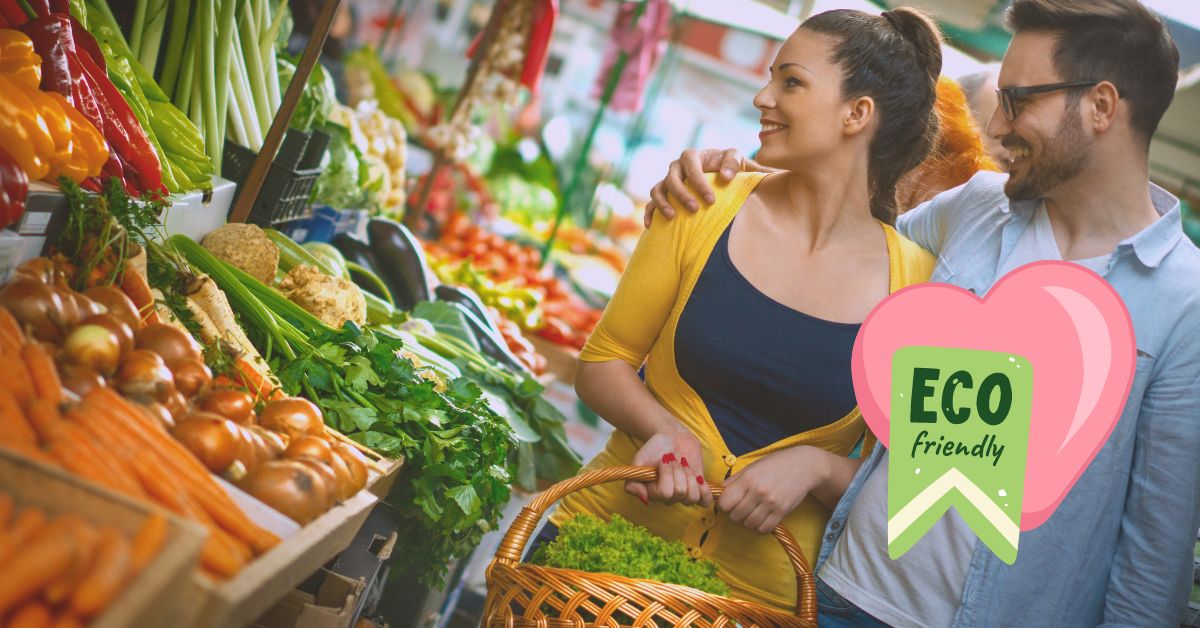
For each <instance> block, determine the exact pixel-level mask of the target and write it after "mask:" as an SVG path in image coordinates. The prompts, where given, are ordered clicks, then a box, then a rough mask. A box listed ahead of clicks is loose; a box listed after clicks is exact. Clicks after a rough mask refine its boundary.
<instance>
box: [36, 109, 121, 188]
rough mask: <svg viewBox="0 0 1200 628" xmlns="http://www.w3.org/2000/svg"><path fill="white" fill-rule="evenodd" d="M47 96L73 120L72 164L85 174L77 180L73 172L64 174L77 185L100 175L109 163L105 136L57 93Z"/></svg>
mask: <svg viewBox="0 0 1200 628" xmlns="http://www.w3.org/2000/svg"><path fill="white" fill-rule="evenodd" d="M45 93H46V95H47V96H49V97H50V98H53V99H54V100H55V101H57V102H58V106H59V107H60V108H61V109H62V111H63V113H64V114H66V116H67V118H68V119H70V120H71V133H72V135H73V136H74V138H73V147H72V151H71V163H72V165H74V166H75V167H76V169H79V170H82V171H83V172H84V173H85V174H84V175H83V176H82V177H80V178H76V175H75V174H73V172H74V171H72V172H63V173H62V174H64V175H66V176H67V177H70V178H71V179H73V180H74V181H75V182H76V183H78V182H80V181H82V180H83V179H88V178H91V177H94V176H97V175H99V174H100V171H101V169H103V168H104V164H105V162H107V161H108V143H106V142H105V141H104V136H103V135H101V134H100V131H99V130H98V129H97V128H96V127H95V126H92V123H91V122H90V121H88V119H87V118H86V117H84V115H83V114H82V113H80V112H79V110H78V109H76V108H75V107H72V106H71V103H70V102H68V101H67V99H66V98H64V97H63V95H62V94H59V93H57V92H45Z"/></svg>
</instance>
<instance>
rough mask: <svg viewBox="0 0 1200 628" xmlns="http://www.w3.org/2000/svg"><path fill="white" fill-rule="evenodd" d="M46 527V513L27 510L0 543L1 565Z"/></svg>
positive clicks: (14, 520) (16, 519)
mask: <svg viewBox="0 0 1200 628" xmlns="http://www.w3.org/2000/svg"><path fill="white" fill-rule="evenodd" d="M45 525H46V513H44V512H42V511H41V510H39V509H37V508H26V509H25V510H22V511H21V512H20V514H18V515H17V516H16V518H15V519H13V524H12V527H10V528H9V529H8V534H6V535H5V536H4V540H3V542H2V543H0V565H3V564H4V563H5V562H7V560H8V558H9V557H10V556H12V555H13V554H15V553H17V551H18V550H19V549H20V548H21V547H22V546H24V545H25V543H26V542H28V541H29V539H30V538H31V537H33V535H35V534H37V532H38V530H41V529H42V528H43V527H45Z"/></svg>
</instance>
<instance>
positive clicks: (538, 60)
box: [521, 0, 558, 94]
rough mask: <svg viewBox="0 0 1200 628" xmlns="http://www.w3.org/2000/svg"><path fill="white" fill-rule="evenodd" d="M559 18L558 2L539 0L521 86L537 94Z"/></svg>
mask: <svg viewBox="0 0 1200 628" xmlns="http://www.w3.org/2000/svg"><path fill="white" fill-rule="evenodd" d="M557 17H558V0H538V3H537V6H536V7H534V9H533V25H532V26H531V28H530V31H529V43H528V44H526V48H525V66H524V67H523V68H522V69H521V84H522V85H524V86H525V87H528V88H529V91H530V92H531V93H534V94H536V93H537V91H538V85H539V84H540V83H541V82H542V73H543V72H545V70H546V59H548V58H549V56H550V38H551V37H552V36H553V35H554V21H555V19H556V18H557Z"/></svg>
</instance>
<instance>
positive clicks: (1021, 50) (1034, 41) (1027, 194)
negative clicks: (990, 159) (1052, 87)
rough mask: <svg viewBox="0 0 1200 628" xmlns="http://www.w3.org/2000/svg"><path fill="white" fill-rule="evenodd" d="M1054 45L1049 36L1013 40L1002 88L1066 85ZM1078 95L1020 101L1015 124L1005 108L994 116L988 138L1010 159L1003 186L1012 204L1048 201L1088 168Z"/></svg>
mask: <svg viewBox="0 0 1200 628" xmlns="http://www.w3.org/2000/svg"><path fill="white" fill-rule="evenodd" d="M1054 41H1055V37H1054V35H1052V34H1048V33H1017V34H1016V35H1015V36H1013V39H1012V43H1010V44H1009V46H1008V52H1007V53H1006V54H1005V55H1004V63H1003V64H1002V65H1001V66H1000V77H999V79H998V81H997V82H998V83H999V85H1000V87H1001V88H1005V87H1028V86H1032V85H1044V84H1048V83H1060V82H1062V80H1063V79H1062V78H1061V77H1060V76H1059V75H1058V72H1057V71H1056V70H1055V68H1054ZM1072 96H1074V97H1075V98H1072ZM1079 96H1080V94H1078V93H1075V94H1072V93H1071V92H1070V91H1068V90H1060V91H1055V92H1048V93H1043V94H1036V95H1033V96H1030V97H1028V98H1025V99H1022V100H1019V101H1017V102H1016V103H1015V104H1016V113H1017V115H1016V119H1015V120H1012V121H1009V120H1008V119H1007V118H1005V116H1004V112H1003V110H1002V108H999V107H998V108H997V109H996V111H995V113H993V114H992V119H991V121H990V122H989V123H988V127H987V134H988V135H989V136H991V137H994V138H996V139H997V140H999V141H1000V143H1001V144H1002V145H1003V146H1004V148H1006V149H1007V150H1008V152H1009V156H1010V161H1009V169H1008V172H1009V175H1008V182H1007V183H1006V184H1005V185H1004V193H1005V194H1006V195H1007V196H1008V198H1009V199H1010V200H1014V201H1021V200H1033V199H1038V198H1042V197H1045V196H1048V195H1050V194H1052V193H1053V191H1054V190H1055V188H1057V187H1059V186H1061V185H1063V184H1064V183H1067V182H1068V181H1070V180H1071V179H1073V178H1075V177H1076V176H1077V175H1078V174H1079V173H1080V172H1082V171H1083V169H1084V167H1085V166H1086V165H1087V163H1088V159H1089V153H1090V149H1091V141H1092V140H1091V138H1090V137H1089V136H1088V134H1087V133H1086V132H1085V131H1084V129H1083V125H1082V120H1081V119H1080V113H1079V101H1078V100H1077V98H1078V97H1079Z"/></svg>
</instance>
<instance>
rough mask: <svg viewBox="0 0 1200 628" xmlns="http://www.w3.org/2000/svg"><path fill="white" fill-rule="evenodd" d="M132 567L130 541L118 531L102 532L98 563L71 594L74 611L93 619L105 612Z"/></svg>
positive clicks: (109, 528)
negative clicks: (97, 614)
mask: <svg viewBox="0 0 1200 628" xmlns="http://www.w3.org/2000/svg"><path fill="white" fill-rule="evenodd" d="M132 567H133V548H132V546H131V545H130V543H129V539H127V538H125V535H124V534H121V531H120V530H117V529H116V528H112V527H107V528H103V529H101V530H100V534H99V538H98V539H97V540H96V557H95V560H94V561H93V562H92V565H91V567H90V568H89V569H88V572H87V575H85V576H84V577H83V579H82V580H80V582H79V586H78V587H77V588H76V589H75V592H74V593H73V594H72V595H71V612H72V613H74V614H76V615H79V616H80V617H92V616H94V615H95V614H96V613H99V612H100V611H102V610H104V607H106V606H108V604H109V602H111V601H113V599H114V598H116V597H117V594H118V593H120V592H121V587H122V585H124V584H125V582H126V581H127V580H128V579H129V575H130V573H131V571H132Z"/></svg>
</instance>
